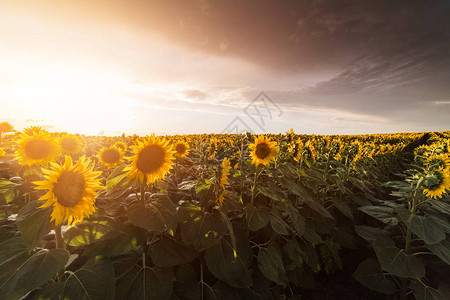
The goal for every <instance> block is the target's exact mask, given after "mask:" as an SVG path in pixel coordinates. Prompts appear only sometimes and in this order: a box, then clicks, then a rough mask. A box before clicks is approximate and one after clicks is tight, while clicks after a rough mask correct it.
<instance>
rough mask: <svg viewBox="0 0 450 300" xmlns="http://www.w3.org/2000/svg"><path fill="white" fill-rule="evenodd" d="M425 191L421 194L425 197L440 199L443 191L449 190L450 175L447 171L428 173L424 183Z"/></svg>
mask: <svg viewBox="0 0 450 300" xmlns="http://www.w3.org/2000/svg"><path fill="white" fill-rule="evenodd" d="M424 186H425V189H424V190H423V193H424V194H426V195H427V197H431V198H436V197H437V198H441V197H442V194H443V193H445V190H447V189H450V175H449V174H448V171H447V170H446V171H444V170H432V171H429V172H428V173H427V175H426V177H425V181H424Z"/></svg>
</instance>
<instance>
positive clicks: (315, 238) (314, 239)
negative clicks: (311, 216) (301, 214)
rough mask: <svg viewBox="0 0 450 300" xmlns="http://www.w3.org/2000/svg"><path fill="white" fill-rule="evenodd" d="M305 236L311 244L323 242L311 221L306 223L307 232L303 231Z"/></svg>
mask: <svg viewBox="0 0 450 300" xmlns="http://www.w3.org/2000/svg"><path fill="white" fill-rule="evenodd" d="M303 238H304V239H305V240H307V241H308V242H310V243H311V244H315V245H317V244H320V243H322V242H323V241H322V238H321V237H320V235H319V234H318V233H317V232H316V229H315V228H314V226H313V224H310V223H309V222H308V223H305V232H304V233H303Z"/></svg>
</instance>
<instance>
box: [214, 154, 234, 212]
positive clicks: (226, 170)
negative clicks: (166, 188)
mask: <svg viewBox="0 0 450 300" xmlns="http://www.w3.org/2000/svg"><path fill="white" fill-rule="evenodd" d="M230 169H231V163H230V160H229V159H228V158H227V157H225V158H224V159H223V162H222V173H221V175H220V181H219V184H220V187H221V189H222V192H221V193H220V195H219V198H217V202H219V204H220V205H222V204H223V200H224V198H225V196H226V195H227V191H226V190H225V185H226V184H227V185H229V184H230V183H229V182H228V175H230Z"/></svg>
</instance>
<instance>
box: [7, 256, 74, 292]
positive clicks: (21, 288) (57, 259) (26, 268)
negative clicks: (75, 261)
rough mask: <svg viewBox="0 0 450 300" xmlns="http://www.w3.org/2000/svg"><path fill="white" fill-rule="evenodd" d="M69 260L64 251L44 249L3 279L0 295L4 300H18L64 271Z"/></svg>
mask: <svg viewBox="0 0 450 300" xmlns="http://www.w3.org/2000/svg"><path fill="white" fill-rule="evenodd" d="M68 259H69V252H68V251H66V250H64V249H51V250H47V249H42V250H40V251H38V252H36V253H35V254H34V255H32V256H31V257H30V258H28V259H27V260H26V261H25V262H24V263H23V264H22V265H20V266H19V267H18V268H17V269H16V270H14V272H12V273H9V274H8V276H5V277H2V279H1V281H0V295H3V299H16V298H18V297H20V296H23V295H25V294H26V293H28V292H29V291H31V290H33V289H35V288H38V287H40V286H41V285H43V284H44V283H46V282H47V281H48V280H50V279H52V278H53V277H54V276H55V275H56V273H58V271H60V270H62V269H63V268H64V266H65V264H66V262H67V260H68Z"/></svg>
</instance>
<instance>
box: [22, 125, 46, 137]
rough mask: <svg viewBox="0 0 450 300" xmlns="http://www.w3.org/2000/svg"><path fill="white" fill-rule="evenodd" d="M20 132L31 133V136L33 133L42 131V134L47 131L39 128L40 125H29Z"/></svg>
mask: <svg viewBox="0 0 450 300" xmlns="http://www.w3.org/2000/svg"><path fill="white" fill-rule="evenodd" d="M22 132H23V134H25V135H31V136H32V135H33V134H34V133H44V134H48V133H49V132H48V131H47V130H45V129H43V128H41V126H30V127H27V128H25V129H24V130H23V131H22Z"/></svg>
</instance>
